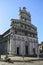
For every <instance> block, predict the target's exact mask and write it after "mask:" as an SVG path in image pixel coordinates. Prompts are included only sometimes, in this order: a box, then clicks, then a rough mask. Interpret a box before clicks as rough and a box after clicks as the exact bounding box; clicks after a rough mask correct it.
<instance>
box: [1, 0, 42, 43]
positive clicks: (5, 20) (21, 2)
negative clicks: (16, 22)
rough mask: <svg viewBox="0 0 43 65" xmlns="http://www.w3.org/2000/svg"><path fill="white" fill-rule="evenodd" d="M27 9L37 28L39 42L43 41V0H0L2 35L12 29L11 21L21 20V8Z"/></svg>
mask: <svg viewBox="0 0 43 65" xmlns="http://www.w3.org/2000/svg"><path fill="white" fill-rule="evenodd" d="M24 6H25V7H26V9H27V11H28V12H30V13H31V22H32V24H34V25H35V26H36V27H37V32H38V42H39V43H41V42H42V41H43V0H0V35H1V34H3V33H4V32H5V31H7V30H8V29H9V28H10V24H11V19H12V18H13V19H17V18H19V8H20V7H21V8H23V7H24Z"/></svg>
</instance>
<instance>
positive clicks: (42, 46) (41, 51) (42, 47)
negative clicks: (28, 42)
mask: <svg viewBox="0 0 43 65" xmlns="http://www.w3.org/2000/svg"><path fill="white" fill-rule="evenodd" d="M39 50H40V53H43V42H41V43H40V44H39Z"/></svg>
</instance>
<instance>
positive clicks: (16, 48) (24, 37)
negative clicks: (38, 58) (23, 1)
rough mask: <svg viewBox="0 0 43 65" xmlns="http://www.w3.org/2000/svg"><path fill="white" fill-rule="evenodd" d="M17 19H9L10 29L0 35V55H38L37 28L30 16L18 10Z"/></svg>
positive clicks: (24, 9)
mask: <svg viewBox="0 0 43 65" xmlns="http://www.w3.org/2000/svg"><path fill="white" fill-rule="evenodd" d="M19 16H20V18H19V19H11V25H10V26H11V27H10V29H9V30H7V31H6V32H5V33H3V34H2V35H0V54H9V55H21V56H34V55H37V54H38V37H37V27H36V26H34V25H33V24H32V23H31V14H30V12H27V10H26V8H25V7H23V9H21V8H20V10H19Z"/></svg>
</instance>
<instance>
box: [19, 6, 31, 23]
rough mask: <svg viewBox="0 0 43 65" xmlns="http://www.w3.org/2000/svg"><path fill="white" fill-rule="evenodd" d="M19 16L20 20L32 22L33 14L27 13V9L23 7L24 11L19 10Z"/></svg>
mask: <svg viewBox="0 0 43 65" xmlns="http://www.w3.org/2000/svg"><path fill="white" fill-rule="evenodd" d="M19 12H20V13H19V15H20V19H22V20H23V21H28V22H29V23H30V22H31V14H30V12H27V11H26V7H23V9H21V8H20V9H19Z"/></svg>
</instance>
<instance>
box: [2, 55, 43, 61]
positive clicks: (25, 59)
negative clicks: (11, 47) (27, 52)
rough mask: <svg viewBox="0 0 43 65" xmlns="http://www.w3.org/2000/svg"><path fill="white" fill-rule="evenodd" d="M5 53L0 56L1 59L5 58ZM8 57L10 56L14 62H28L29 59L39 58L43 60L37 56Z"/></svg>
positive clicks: (36, 59)
mask: <svg viewBox="0 0 43 65" xmlns="http://www.w3.org/2000/svg"><path fill="white" fill-rule="evenodd" d="M5 57H6V56H5V55H2V56H1V59H3V60H5ZM8 58H10V59H11V60H12V61H15V62H23V61H25V62H29V61H39V60H43V58H39V57H21V56H9V57H8Z"/></svg>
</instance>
